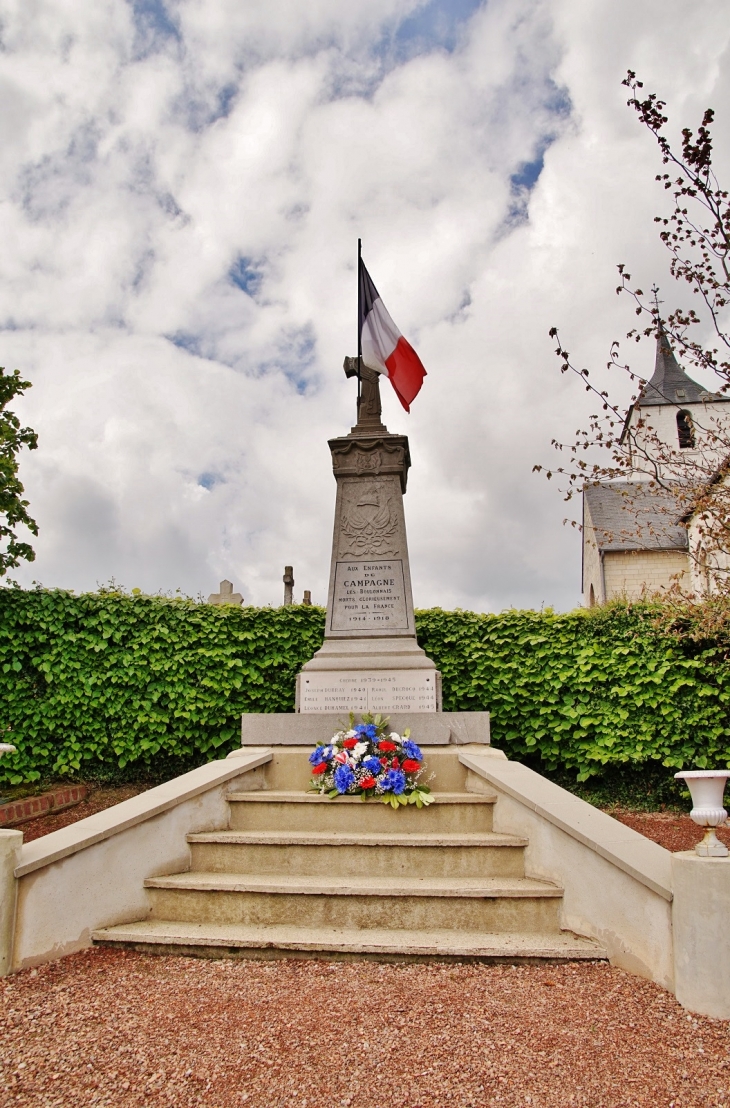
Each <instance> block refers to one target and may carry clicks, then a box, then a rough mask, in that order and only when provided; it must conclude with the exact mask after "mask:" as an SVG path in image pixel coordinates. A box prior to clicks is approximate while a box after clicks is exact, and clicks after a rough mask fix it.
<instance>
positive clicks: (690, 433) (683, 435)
mask: <svg viewBox="0 0 730 1108" xmlns="http://www.w3.org/2000/svg"><path fill="white" fill-rule="evenodd" d="M677 437H678V439H679V449H680V450H687V449H691V448H692V447H693V446H694V444H695V432H694V427H693V426H692V416H691V414H690V413H689V412H687V411H685V410H684V409H683V410H682V411H681V412H677Z"/></svg>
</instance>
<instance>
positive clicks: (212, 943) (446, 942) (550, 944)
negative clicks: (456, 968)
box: [92, 920, 607, 962]
mask: <svg viewBox="0 0 730 1108" xmlns="http://www.w3.org/2000/svg"><path fill="white" fill-rule="evenodd" d="M92 939H93V941H94V942H95V943H103V944H108V945H112V944H113V945H122V946H124V947H133V948H135V949H139V950H146V951H150V952H157V953H160V954H192V955H196V954H197V955H207V956H209V957H236V956H237V957H249V958H270V957H286V956H290V957H299V958H302V957H310V958H311V957H313V958H319V957H323V956H324V957H331V958H337V957H338V956H339V957H341V958H351V959H361V958H371V959H374V960H379V959H381V960H384V961H404V960H405V961H418V960H419V959H424V960H436V961H439V960H448V959H452V960H459V961H461V960H475V961H484V962H539V961H548V962H573V961H583V960H591V961H598V960H605V959H606V958H607V954H606V951H605V950H604V949H603V948H602V947H601V946H600V945H599V944H598V943H595V942H593V941H592V940H591V939H585V938H582V937H580V936H578V935H574V934H573V933H572V932H570V931H550V932H544V933H543V932H530V933H527V934H526V933H524V932H514V931H513V932H498V933H488V932H482V931H453V930H446V929H442V930H435V929H431V930H412V931H399V930H394V929H392V928H381V929H373V930H369V931H361V930H357V929H351V928H349V929H348V928H333V927H318V928H308V927H293V926H270V927H261V926H258V927H257V926H247V925H245V924H231V923H228V924H220V923H183V922H181V921H179V920H145V921H142V922H140V923H125V924H119V925H118V926H116V927H105V928H102V929H101V930H99V931H94V932H93V933H92Z"/></svg>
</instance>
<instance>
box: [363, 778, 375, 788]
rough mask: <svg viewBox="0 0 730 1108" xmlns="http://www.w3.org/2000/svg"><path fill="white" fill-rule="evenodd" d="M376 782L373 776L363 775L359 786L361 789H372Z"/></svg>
mask: <svg viewBox="0 0 730 1108" xmlns="http://www.w3.org/2000/svg"><path fill="white" fill-rule="evenodd" d="M376 783H377V782H376V780H375V778H374V777H363V779H362V781H361V782H360V788H361V789H374V788H375V785H376Z"/></svg>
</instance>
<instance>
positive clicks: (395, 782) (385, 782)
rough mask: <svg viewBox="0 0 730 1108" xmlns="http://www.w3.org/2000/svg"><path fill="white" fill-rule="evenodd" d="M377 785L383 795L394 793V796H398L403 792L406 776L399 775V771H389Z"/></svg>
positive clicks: (403, 774)
mask: <svg viewBox="0 0 730 1108" xmlns="http://www.w3.org/2000/svg"><path fill="white" fill-rule="evenodd" d="M379 785H380V788H381V789H382V790H383V792H384V793H395V795H396V796H399V795H400V794H401V793H402V792H404V791H405V787H406V775H405V773H401V771H400V770H399V769H389V770H388V772H387V773H386V774H385V775H384V777H382V778H381V780H380V782H379Z"/></svg>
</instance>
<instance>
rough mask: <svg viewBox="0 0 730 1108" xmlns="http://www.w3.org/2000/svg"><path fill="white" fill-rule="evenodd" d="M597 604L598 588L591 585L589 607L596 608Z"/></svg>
mask: <svg viewBox="0 0 730 1108" xmlns="http://www.w3.org/2000/svg"><path fill="white" fill-rule="evenodd" d="M595 606H596V590H595V589H594V588H593V585H591V591H590V593H589V594H588V607H589V608H595Z"/></svg>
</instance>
